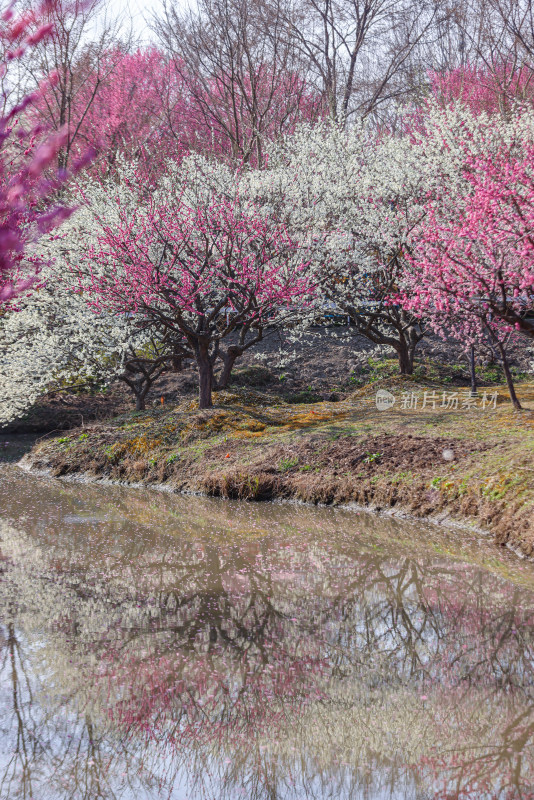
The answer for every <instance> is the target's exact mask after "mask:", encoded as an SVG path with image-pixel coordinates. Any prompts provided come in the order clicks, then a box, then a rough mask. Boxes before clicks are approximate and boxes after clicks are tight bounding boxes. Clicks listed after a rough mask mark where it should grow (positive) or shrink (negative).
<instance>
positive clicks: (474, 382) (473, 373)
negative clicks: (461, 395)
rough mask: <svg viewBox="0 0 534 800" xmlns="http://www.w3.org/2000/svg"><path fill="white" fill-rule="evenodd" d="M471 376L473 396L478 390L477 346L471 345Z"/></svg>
mask: <svg viewBox="0 0 534 800" xmlns="http://www.w3.org/2000/svg"><path fill="white" fill-rule="evenodd" d="M469 376H470V378H471V397H476V396H477V394H478V391H477V374H476V371H475V348H474V347H473V345H471V347H470V349H469Z"/></svg>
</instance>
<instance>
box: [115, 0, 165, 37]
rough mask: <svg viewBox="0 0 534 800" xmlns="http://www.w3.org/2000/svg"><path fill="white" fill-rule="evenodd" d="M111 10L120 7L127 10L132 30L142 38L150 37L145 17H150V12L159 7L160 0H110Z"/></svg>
mask: <svg viewBox="0 0 534 800" xmlns="http://www.w3.org/2000/svg"><path fill="white" fill-rule="evenodd" d="M112 2H113V6H112V8H113V11H115V10H117V11H120V10H121V9H124V10H129V11H130V13H131V15H132V18H133V22H134V30H135V33H136V34H137V35H138V36H143V38H150V35H151V34H150V31H149V30H148V28H147V26H146V23H145V19H150V17H151V15H152V12H153V11H157V10H158V9H159V8H161V2H160V0H112Z"/></svg>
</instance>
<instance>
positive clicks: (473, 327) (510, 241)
mask: <svg viewBox="0 0 534 800" xmlns="http://www.w3.org/2000/svg"><path fill="white" fill-rule="evenodd" d="M533 158H534V144H533V143H532V142H528V141H524V142H523V146H522V147H518V143H517V142H514V143H513V144H502V145H501V147H500V148H499V150H498V151H497V152H496V153H494V154H492V155H486V154H484V155H480V154H475V153H470V152H468V153H466V156H465V160H464V165H463V172H464V177H465V180H466V188H465V191H464V192H463V193H462V194H461V195H460V196H458V194H457V191H455V190H454V189H450V188H447V187H444V188H443V191H442V193H441V195H440V196H439V197H437V198H433V199H431V200H429V201H428V203H427V207H426V216H425V219H424V221H423V223H422V226H421V230H420V231H419V235H418V237H417V243H416V245H415V247H414V250H413V253H412V256H411V258H410V263H411V272H410V277H409V280H408V281H407V282H406V283H405V286H406V290H405V295H404V298H403V304H404V306H405V307H406V308H409V309H412V310H416V311H417V312H418V313H419V314H420V315H421V316H424V317H428V318H429V319H430V321H431V324H432V326H433V327H434V329H435V330H437V331H438V332H440V333H442V334H443V335H445V333H446V331H447V330H451V329H453V330H455V332H456V333H457V335H459V337H460V338H462V339H463V340H464V341H465V342H467V343H472V342H474V341H476V339H477V338H479V337H481V336H482V335H483V334H484V333H486V334H488V335H489V336H490V338H491V339H492V341H493V343H494V344H495V345H496V346H497V348H498V349H499V350H500V352H501V357H502V360H503V366H504V371H505V376H506V379H507V383H508V388H509V391H510V396H511V399H512V402H513V404H514V406H515V407H516V408H520V404H519V401H518V399H517V397H516V395H515V391H514V388H513V383H512V378H511V374H510V370H509V368H508V366H507V360H506V354H505V352H504V349H503V348H504V344H503V341H504V339H505V337H506V336H507V335H508V334H509V333H510V332H511V331H517V332H520V333H523V334H524V335H526V336H528V337H530V338H534V319H533V311H534V172H533V167H532V164H533Z"/></svg>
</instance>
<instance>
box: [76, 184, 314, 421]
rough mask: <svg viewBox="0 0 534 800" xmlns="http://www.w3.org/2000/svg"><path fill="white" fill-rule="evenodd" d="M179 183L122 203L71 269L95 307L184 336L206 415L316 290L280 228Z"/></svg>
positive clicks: (300, 252) (301, 255) (248, 208)
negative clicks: (249, 358)
mask: <svg viewBox="0 0 534 800" xmlns="http://www.w3.org/2000/svg"><path fill="white" fill-rule="evenodd" d="M184 182H185V185H187V182H188V177H187V171H186V174H185V177H184ZM177 183H178V179H176V180H175V181H171V182H170V184H167V185H164V186H163V187H162V188H161V189H160V190H158V191H155V192H153V193H151V194H150V196H149V197H147V196H146V195H147V194H148V193H147V192H145V191H144V189H143V186H142V185H141V186H140V189H138V190H134V189H132V192H133V196H134V199H132V196H130V198H129V200H130V201H129V202H128V201H127V200H125V199H124V196H122V198H121V197H119V196H117V200H116V206H115V211H114V216H113V218H112V221H110V220H109V219H108V220H107V221H106V220H105V219H104V218H103V217H100V218H99V221H98V224H99V226H100V229H99V232H98V235H97V239H98V242H97V243H96V244H93V245H92V246H91V247H89V249H88V251H87V252H86V254H85V257H82V259H81V266H80V265H79V266H77V267H74V269H75V270H77V271H78V280H79V284H80V285H81V286H82V287H83V288H84V289H87V290H89V292H91V293H93V295H94V299H93V301H92V302H93V305H94V306H95V308H96V309H97V310H102V309H109V310H112V311H115V312H119V313H121V314H128V313H139V314H141V315H143V316H144V317H145V318H146V319H149V320H152V321H153V323H154V325H158V326H163V328H165V329H166V330H167V331H169V332H170V333H172V334H174V335H175V336H177V337H178V338H180V337H183V338H184V339H185V342H186V344H187V346H188V347H189V348H190V350H191V353H192V356H193V358H194V359H195V361H196V364H197V367H198V372H199V387H200V395H199V405H200V408H209V407H211V405H212V390H213V389H214V388H215V389H218V388H224V387H225V386H226V385H227V383H228V380H229V378H230V374H231V371H232V367H233V365H234V363H235V362H236V360H237V359H238V358H239V357H240V356H241V355H242V354H243V353H244V352H245V351H246V350H248V349H249V348H251V347H253V346H254V345H255V344H257V343H258V342H259V341H260V340H261V339H262V338H263V336H264V333H265V331H266V328H267V327H268V326H273V325H276V324H277V323H281V322H282V320H286V319H287V317H288V315H290V314H291V313H292V311H293V312H294V311H295V310H296V308H297V307H298V305H299V303H302V302H303V297H304V296H305V295H307V294H309V293H310V292H311V291H312V286H311V282H310V279H309V278H308V277H307V275H306V266H307V260H306V257H305V251H304V249H303V248H300V247H298V246H297V245H296V244H295V243H294V242H293V241H292V239H291V238H290V236H289V235H288V233H287V231H286V230H285V228H284V227H283V226H282V225H281V224H279V223H276V222H274V221H273V220H270V219H267V218H265V217H264V216H261V215H260V214H259V213H258V211H257V210H256V209H255V207H254V206H253V205H252V204H251V203H250V202H247V201H244V200H241V199H239V197H234V198H233V199H230V198H229V197H228V196H222V195H220V194H216V193H211V194H209V195H207V196H205V197H204V198H201V199H199V200H198V201H197V202H192V201H191V198H190V197H189V198H187V197H186V194H185V188H184V186H182V187H181V188H178V190H177V192H176V193H175V195H174V196H173V190H172V187H173V186H176V184H177ZM137 191H139V194H137ZM218 360H221V361H222V370H221V372H220V374H219V376H218V378H216V377H215V373H214V368H215V365H216V363H217V362H218Z"/></svg>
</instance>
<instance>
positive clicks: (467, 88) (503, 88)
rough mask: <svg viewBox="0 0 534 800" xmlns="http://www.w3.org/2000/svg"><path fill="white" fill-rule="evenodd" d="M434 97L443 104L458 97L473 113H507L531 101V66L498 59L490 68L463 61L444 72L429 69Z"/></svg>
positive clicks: (533, 87) (533, 95)
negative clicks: (517, 64)
mask: <svg viewBox="0 0 534 800" xmlns="http://www.w3.org/2000/svg"><path fill="white" fill-rule="evenodd" d="M429 78H430V85H431V89H432V94H433V96H434V98H436V99H437V100H439V102H440V103H443V104H445V105H447V104H450V103H453V102H455V101H461V102H462V103H463V104H464V105H465V106H466V107H467V108H468V109H469V110H470V111H471V112H472V113H473V114H475V115H476V116H479V115H480V114H482V113H486V114H490V115H493V114H504V115H509V114H510V113H511V112H513V110H514V109H517V108H518V107H519V106H527V105H528V106H531V107H532V105H533V104H534V80H533V75H532V69H531V68H530V67H528V66H526V65H523V66H522V67H517V66H516V65H514V64H507V63H499V64H496V65H495V66H494V67H493V68H491V69H490V68H488V67H487V66H484V67H476V66H474V65H471V64H466V65H463V66H461V67H457V68H456V69H453V70H449V71H447V72H442V73H440V72H431V73H430V75H429Z"/></svg>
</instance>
